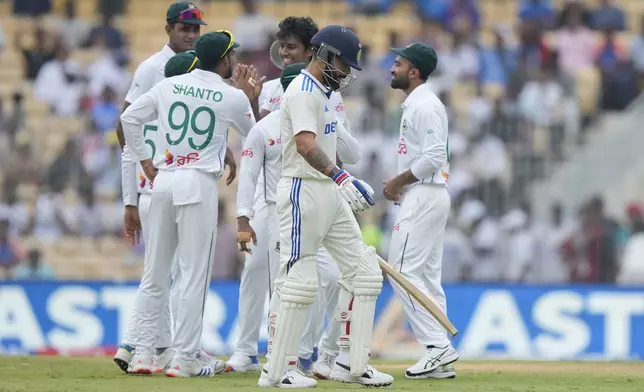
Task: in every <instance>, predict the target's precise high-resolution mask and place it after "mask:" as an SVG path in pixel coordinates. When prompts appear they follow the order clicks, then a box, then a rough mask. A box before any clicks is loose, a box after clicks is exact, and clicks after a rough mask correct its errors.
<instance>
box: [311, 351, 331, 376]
mask: <svg viewBox="0 0 644 392" xmlns="http://www.w3.org/2000/svg"><path fill="white" fill-rule="evenodd" d="M334 364H335V356H333V355H329V354H327V353H326V352H325V351H324V350H322V351H320V356H319V358H318V360H317V361H315V363H314V364H313V369H312V370H313V375H314V376H315V377H317V378H319V379H321V380H328V379H329V377H330V376H331V371H332V370H333V365H334Z"/></svg>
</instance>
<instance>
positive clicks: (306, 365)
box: [297, 357, 313, 377]
mask: <svg viewBox="0 0 644 392" xmlns="http://www.w3.org/2000/svg"><path fill="white" fill-rule="evenodd" d="M312 366H313V358H309V359H305V358H302V357H300V358H298V359H297V368H298V369H299V370H300V371H301V372H302V374H304V375H305V376H306V377H313V370H312V369H311V368H312Z"/></svg>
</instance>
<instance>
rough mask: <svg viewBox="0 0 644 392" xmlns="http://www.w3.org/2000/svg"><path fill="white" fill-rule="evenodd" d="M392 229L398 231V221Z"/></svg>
mask: <svg viewBox="0 0 644 392" xmlns="http://www.w3.org/2000/svg"><path fill="white" fill-rule="evenodd" d="M394 231H400V223H396V224H395V225H394Z"/></svg>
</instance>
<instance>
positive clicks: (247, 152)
mask: <svg viewBox="0 0 644 392" xmlns="http://www.w3.org/2000/svg"><path fill="white" fill-rule="evenodd" d="M242 157H249V158H252V157H253V149H252V148H244V150H243V151H242Z"/></svg>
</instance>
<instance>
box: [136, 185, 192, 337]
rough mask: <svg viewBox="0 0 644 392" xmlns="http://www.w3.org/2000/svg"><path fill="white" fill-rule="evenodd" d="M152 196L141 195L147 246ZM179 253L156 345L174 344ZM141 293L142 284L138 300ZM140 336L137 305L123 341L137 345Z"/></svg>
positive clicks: (142, 222)
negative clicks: (173, 325)
mask: <svg viewBox="0 0 644 392" xmlns="http://www.w3.org/2000/svg"><path fill="white" fill-rule="evenodd" d="M151 200H152V198H151V197H150V195H149V194H146V193H142V194H141V196H140V197H139V205H138V210H139V218H140V219H141V228H142V231H143V243H144V244H145V248H146V249H147V247H148V245H147V244H148V219H149V216H150V202H151ZM176 257H177V254H176V253H175V259H174V260H173V261H172V283H173V284H172V286H171V292H170V302H169V303H168V305H167V306H166V308H165V311H164V312H163V313H162V314H161V318H160V320H159V329H158V337H157V343H156V347H159V348H161V347H163V348H166V347H170V346H171V345H172V315H174V314H176V311H177V308H176V306H177V301H176V300H177V298H176V294H177V290H176V288H177V287H178V285H177V284H174V283H176V282H177V281H178V279H179V276H178V272H179V269H178V263H177V262H176ZM146 260H147V259H146ZM140 293H141V285H140V284H139V288H138V289H137V291H136V298H137V299H136V300H135V302H138V298H139V295H140ZM138 336H139V315H138V314H137V311H136V306H135V307H134V309H133V312H132V314H131V315H130V317H129V319H128V322H127V329H126V330H125V335H124V336H123V343H125V344H128V345H130V346H135V345H136V342H137V339H138Z"/></svg>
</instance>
